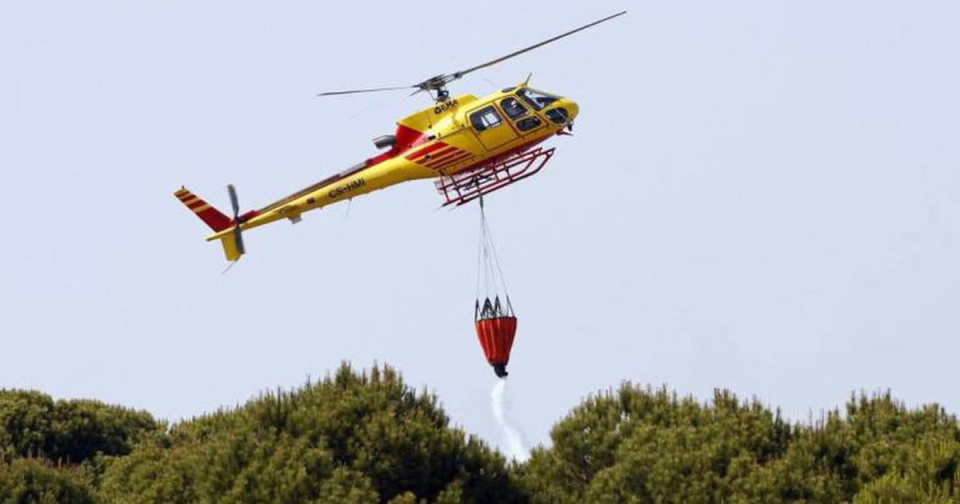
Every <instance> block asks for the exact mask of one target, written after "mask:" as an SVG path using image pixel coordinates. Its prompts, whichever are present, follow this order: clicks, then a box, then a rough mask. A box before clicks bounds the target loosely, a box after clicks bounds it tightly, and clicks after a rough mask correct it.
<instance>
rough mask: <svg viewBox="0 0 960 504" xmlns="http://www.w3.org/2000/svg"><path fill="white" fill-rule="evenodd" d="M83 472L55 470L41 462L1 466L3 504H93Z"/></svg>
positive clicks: (23, 462)
mask: <svg viewBox="0 0 960 504" xmlns="http://www.w3.org/2000/svg"><path fill="white" fill-rule="evenodd" d="M94 502H95V501H94V499H93V496H92V491H91V489H90V487H89V486H88V484H87V482H86V481H85V479H84V477H83V474H82V471H80V470H79V469H71V468H60V469H57V468H54V467H51V466H50V465H49V463H48V462H44V461H41V460H38V459H26V458H20V459H17V460H14V461H13V462H12V463H9V464H6V463H0V504H35V503H36V504H48V503H49V504H57V503H70V504H93V503H94Z"/></svg>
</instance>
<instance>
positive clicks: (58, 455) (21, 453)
mask: <svg viewBox="0 0 960 504" xmlns="http://www.w3.org/2000/svg"><path fill="white" fill-rule="evenodd" d="M157 429H158V424H157V423H156V422H155V421H154V419H153V417H152V416H151V415H150V414H149V413H145V412H140V411H133V410H130V409H126V408H121V407H118V406H108V405H105V404H103V403H100V402H98V401H86V400H79V401H77V400H70V401H56V402H54V400H53V399H51V398H50V396H48V395H46V394H41V393H39V392H31V391H8V390H0V460H8V461H9V460H13V459H16V458H21V457H45V458H47V459H49V460H52V461H59V462H63V463H81V462H84V461H87V460H90V459H92V458H93V457H94V456H95V455H97V454H105V455H126V454H127V453H130V450H131V449H132V448H133V445H134V444H135V443H136V441H137V440H139V439H140V438H141V437H142V436H144V435H145V434H146V433H149V432H152V431H155V430H157Z"/></svg>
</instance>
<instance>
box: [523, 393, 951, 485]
mask: <svg viewBox="0 0 960 504" xmlns="http://www.w3.org/2000/svg"><path fill="white" fill-rule="evenodd" d="M551 437H552V439H553V448H552V449H549V450H546V449H538V450H535V451H534V453H533V456H532V458H531V460H530V462H529V463H528V464H527V465H526V466H525V467H522V468H520V469H519V472H520V475H521V479H522V482H523V485H524V487H525V489H526V491H527V493H528V495H529V496H530V497H531V498H532V500H533V502H543V503H547V502H551V503H553V502H556V503H564V502H570V503H573V502H596V503H607V502H609V503H647V502H650V503H653V502H684V503H698V502H704V503H706V502H744V503H747V502H751V503H752V502H770V503H774V502H824V503H833V502H850V501H852V500H853V499H854V498H855V497H856V498H857V499H859V500H858V502H948V501H949V502H956V501H960V488H958V487H957V485H956V482H957V481H958V478H960V472H958V465H960V432H958V424H957V421H956V419H955V418H954V417H952V416H948V415H946V413H945V412H944V411H943V410H942V409H941V408H939V407H937V406H927V407H924V408H921V409H919V410H916V411H908V410H907V409H906V408H905V407H904V406H903V405H902V404H899V403H897V402H896V401H894V400H893V399H892V397H891V396H890V394H889V393H887V394H883V395H876V396H873V397H870V398H867V397H866V396H863V395H861V396H859V397H853V398H852V399H851V400H850V402H849V403H848V404H847V409H846V414H845V415H841V414H840V413H839V412H838V411H833V412H830V413H829V414H827V415H826V416H825V417H824V419H823V420H821V421H820V422H818V423H816V424H814V425H806V426H805V425H789V424H787V423H786V422H784V421H783V420H782V419H781V418H780V415H779V413H775V412H772V411H770V410H769V409H768V408H766V407H764V406H762V405H760V404H758V403H756V402H749V401H746V402H740V401H738V400H737V398H736V397H735V396H733V395H732V394H731V393H729V392H721V391H717V392H715V394H714V397H713V399H712V401H711V402H710V403H709V404H707V405H701V404H699V403H697V402H696V401H694V400H693V399H691V398H684V399H678V398H677V397H676V396H675V395H672V394H669V393H668V392H667V391H666V389H659V390H652V389H650V388H646V389H643V388H638V387H634V386H632V385H630V384H624V385H623V386H621V387H620V389H619V390H617V391H615V392H613V391H611V392H607V393H605V394H601V395H599V396H596V397H591V398H589V399H588V400H586V401H585V402H584V403H583V404H582V405H581V406H580V407H578V408H576V409H575V410H574V411H573V412H572V413H571V414H570V415H569V416H568V417H567V418H565V419H564V420H563V421H561V422H560V423H558V424H557V425H556V426H555V427H554V429H553V431H552V433H551ZM951 499H953V500H951Z"/></svg>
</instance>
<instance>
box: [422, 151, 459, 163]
mask: <svg viewBox="0 0 960 504" xmlns="http://www.w3.org/2000/svg"><path fill="white" fill-rule="evenodd" d="M463 152H464V151H462V150H460V149H457V150H456V151H454V152H450V153H447V154H444V155H443V156H437V157H436V158H433V159H431V160H429V161H428V162H427V163H426V166H429V167H433V166H436V165H438V164H440V163H442V162H444V161H447V160H448V159H452V158H455V157H457V156H460V155H462V154H463Z"/></svg>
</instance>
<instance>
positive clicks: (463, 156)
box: [430, 152, 473, 170]
mask: <svg viewBox="0 0 960 504" xmlns="http://www.w3.org/2000/svg"><path fill="white" fill-rule="evenodd" d="M472 156H473V154H471V153H469V152H464V153H463V154H461V155H459V156H457V157H454V158H452V159H450V160H448V161H444V162H442V163H438V164H435V165H433V166H431V167H430V168H433V169H434V170H441V169H443V168H446V167H448V166H451V165H455V164H457V163H459V162H460V161H463V160H465V159H467V158H469V157H472Z"/></svg>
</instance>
